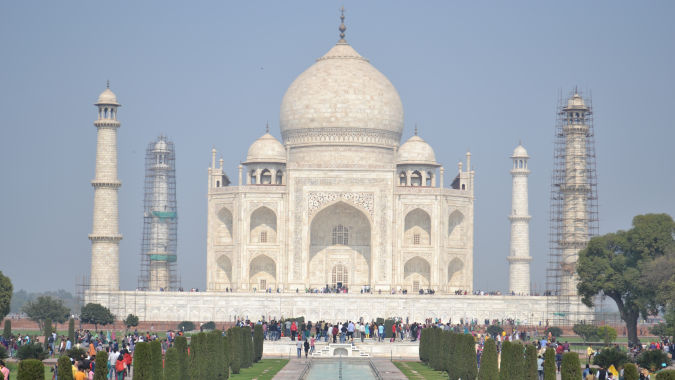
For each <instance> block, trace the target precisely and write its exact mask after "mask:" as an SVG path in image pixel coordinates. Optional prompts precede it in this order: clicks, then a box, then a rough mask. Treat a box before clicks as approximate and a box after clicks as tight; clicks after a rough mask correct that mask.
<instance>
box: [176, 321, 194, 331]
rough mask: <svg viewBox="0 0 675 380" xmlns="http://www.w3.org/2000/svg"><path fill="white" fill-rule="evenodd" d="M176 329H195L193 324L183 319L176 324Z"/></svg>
mask: <svg viewBox="0 0 675 380" xmlns="http://www.w3.org/2000/svg"><path fill="white" fill-rule="evenodd" d="M176 329H177V330H180V331H193V330H194V329H195V324H194V323H192V322H190V321H183V322H181V323H179V324H178V326H177V327H176Z"/></svg>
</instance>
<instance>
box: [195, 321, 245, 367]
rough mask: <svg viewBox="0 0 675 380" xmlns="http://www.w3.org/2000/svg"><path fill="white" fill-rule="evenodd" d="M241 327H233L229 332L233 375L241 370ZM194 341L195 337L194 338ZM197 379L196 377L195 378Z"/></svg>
mask: <svg viewBox="0 0 675 380" xmlns="http://www.w3.org/2000/svg"><path fill="white" fill-rule="evenodd" d="M240 330H241V329H240V328H239V327H232V328H230V329H229V330H227V338H228V339H229V348H230V368H231V369H232V373H234V374H237V373H239V371H240V369H241V360H242V358H241V338H240V336H239V331H240ZM192 339H193V340H194V337H193V338H192ZM193 378H195V377H193Z"/></svg>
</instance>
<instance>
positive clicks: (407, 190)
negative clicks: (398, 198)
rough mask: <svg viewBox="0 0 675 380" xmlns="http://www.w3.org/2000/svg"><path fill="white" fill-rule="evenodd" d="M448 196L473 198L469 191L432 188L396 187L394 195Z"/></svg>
mask: <svg viewBox="0 0 675 380" xmlns="http://www.w3.org/2000/svg"><path fill="white" fill-rule="evenodd" d="M404 194H411V195H446V196H454V197H457V196H460V197H461V196H465V197H471V196H472V195H471V192H470V191H468V190H458V189H451V188H447V187H431V186H396V187H394V195H404Z"/></svg>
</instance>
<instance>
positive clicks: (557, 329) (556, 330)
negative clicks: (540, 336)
mask: <svg viewBox="0 0 675 380" xmlns="http://www.w3.org/2000/svg"><path fill="white" fill-rule="evenodd" d="M549 333H551V336H554V337H556V338H559V337H561V336H562V333H563V332H562V329H561V328H560V327H556V326H549V327H547V328H546V330H544V334H546V335H548V334H549Z"/></svg>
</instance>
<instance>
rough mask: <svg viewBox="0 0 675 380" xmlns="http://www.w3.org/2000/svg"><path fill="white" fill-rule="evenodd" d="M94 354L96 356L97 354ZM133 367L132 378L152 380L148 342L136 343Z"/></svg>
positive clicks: (150, 354)
mask: <svg viewBox="0 0 675 380" xmlns="http://www.w3.org/2000/svg"><path fill="white" fill-rule="evenodd" d="M96 356H97V357H98V355H96ZM106 358H107V354H106ZM133 369H134V380H153V377H152V353H151V352H150V343H147V342H139V343H136V349H135V350H134V363H133ZM96 370H97V371H98V360H97V361H96ZM195 379H198V377H195Z"/></svg>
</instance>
